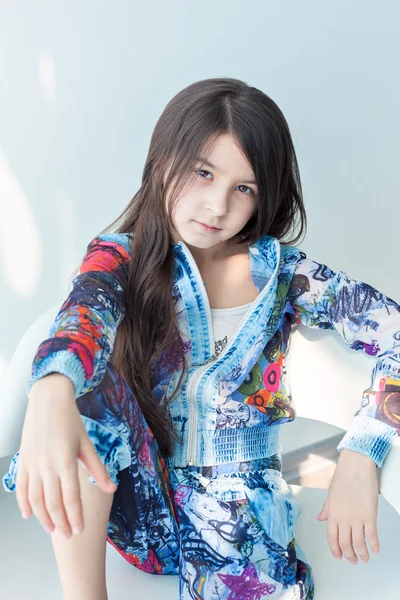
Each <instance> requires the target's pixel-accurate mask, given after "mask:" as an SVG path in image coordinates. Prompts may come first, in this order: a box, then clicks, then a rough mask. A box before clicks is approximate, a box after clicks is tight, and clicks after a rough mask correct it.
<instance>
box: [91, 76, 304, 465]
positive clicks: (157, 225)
mask: <svg viewBox="0 0 400 600" xmlns="http://www.w3.org/2000/svg"><path fill="white" fill-rule="evenodd" d="M226 133H228V134H230V135H232V136H233V137H234V138H235V140H237V143H238V144H239V145H240V147H241V149H242V151H243V153H244V155H245V156H246V157H247V160H248V161H249V163H250V165H251V166H252V168H253V171H254V174H255V177H256V181H257V185H258V197H259V200H258V206H257V209H256V212H255V214H254V215H253V216H251V218H250V219H249V221H248V222H247V224H246V225H245V227H244V228H243V229H242V231H241V232H239V233H238V236H237V237H238V240H237V241H238V243H248V244H251V243H254V242H255V241H257V240H258V239H259V238H260V237H262V236H264V235H266V234H269V235H271V236H274V237H276V238H277V239H279V240H280V241H281V243H282V244H286V245H288V244H295V243H296V242H298V240H299V239H300V238H301V237H302V235H303V234H304V233H305V231H306V227H307V221H306V213H305V209H304V205H303V198H302V189H301V182H300V174H299V169H298V164H297V159H296V155H295V150H294V146H293V142H292V138H291V135H290V131H289V127H288V124H287V122H286V119H285V117H284V116H283V114H282V112H281V110H280V109H279V108H278V106H277V105H276V104H275V102H273V100H271V98H269V97H268V96H267V95H266V94H264V93H263V92H261V91H260V90H258V89H257V88H255V87H252V86H249V85H247V84H246V83H244V82H243V81H240V80H238V79H232V78H225V77H223V78H209V79H204V80H201V81H197V82H195V83H192V84H191V85H189V86H188V87H186V88H184V89H183V90H182V91H180V92H179V93H178V94H177V95H176V96H174V97H173V98H172V100H170V102H169V103H168V104H167V106H166V107H165V109H164V110H163V112H162V114H161V116H160V118H159V119H158V121H157V123H156V126H155V128H154V131H153V134H152V136H151V141H150V148H149V152H148V155H147V159H146V163H145V165H144V170H143V176H142V184H141V187H140V189H139V190H138V191H137V193H136V194H135V195H134V196H133V198H132V200H131V201H130V202H129V204H128V205H127V206H126V208H125V209H124V211H123V212H122V213H121V215H120V216H119V217H117V219H115V221H113V222H112V223H111V224H110V225H109V226H108V227H106V228H105V229H104V230H103V231H102V232H101V233H106V232H110V231H114V232H117V233H129V232H132V233H133V232H134V236H133V242H132V247H131V261H130V263H129V275H128V282H127V288H126V290H125V307H126V312H125V316H124V318H123V320H122V322H121V323H120V325H119V327H118V330H117V335H116V339H115V343H114V349H113V353H112V356H111V359H110V360H111V362H112V363H113V364H114V365H115V367H116V368H117V369H119V371H120V372H121V373H122V374H123V376H124V377H125V380H126V381H127V383H128V385H129V386H130V388H131V389H132V391H133V393H134V395H135V397H136V399H137V400H138V402H139V404H140V407H141V409H142V411H143V413H144V416H145V418H146V421H147V423H148V424H149V427H150V429H151V430H152V432H153V435H154V437H155V438H156V440H157V442H158V445H159V447H160V449H161V451H162V452H164V453H165V454H167V455H171V452H172V445H173V439H178V437H177V433H176V432H175V430H174V427H173V424H172V422H171V419H170V417H169V411H168V410H167V405H168V403H169V402H171V400H173V399H174V398H175V396H176V394H177V393H178V392H179V388H180V385H181V383H182V380H183V378H184V377H186V376H187V366H186V363H185V356H184V351H183V348H182V343H181V338H180V335H179V331H178V327H177V323H176V313H175V309H174V302H173V297H172V293H171V276H172V267H173V254H172V247H171V242H172V237H171V232H172V231H174V230H175V229H174V227H173V224H172V221H171V220H170V217H169V215H170V214H171V211H172V208H173V204H174V201H175V202H176V201H177V199H178V196H179V192H180V191H182V190H183V189H184V187H185V185H186V184H187V183H188V182H189V181H190V180H191V178H192V177H193V174H194V164H195V162H196V157H197V156H199V155H202V156H207V151H208V150H209V149H210V148H211V147H212V145H213V143H214V141H215V140H216V139H217V137H218V136H219V135H221V134H226ZM167 169H168V177H166V179H165V181H164V182H163V177H164V175H165V174H166V172H167ZM172 184H173V185H172ZM167 190H168V199H169V202H168V205H167V210H166V209H165V199H166V192H167ZM170 190H171V194H169V192H170ZM296 217H298V219H297V222H296ZM296 227H299V232H298V234H297V236H296V237H294V238H293V239H289V240H285V239H284V238H285V236H287V235H288V234H292V233H295V229H296ZM166 349H168V353H172V354H173V356H175V358H176V360H177V364H179V365H180V367H181V369H182V371H181V376H180V379H179V381H178V383H177V385H176V387H175V389H174V390H173V391H172V393H171V395H170V397H169V398H165V399H164V400H165V401H164V403H162V404H161V405H160V403H159V402H158V401H157V400H156V399H155V398H154V397H153V396H152V389H153V387H154V385H153V383H154V382H153V374H152V368H151V365H152V364H153V362H154V361H155V360H156V359H157V358H158V357H159V356H160V355H161V353H163V352H165V351H166Z"/></svg>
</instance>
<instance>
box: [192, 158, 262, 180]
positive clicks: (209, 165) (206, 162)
mask: <svg viewBox="0 0 400 600" xmlns="http://www.w3.org/2000/svg"><path fill="white" fill-rule="evenodd" d="M196 160H200V161H201V162H202V163H203V164H204V165H207V166H208V167H211V168H212V169H216V170H217V171H218V170H219V169H218V167H217V166H216V165H213V164H212V163H211V162H210V161H209V160H207V159H206V158H203V157H202V156H197V157H196ZM241 181H242V180H241ZM243 183H254V184H255V185H257V181H254V180H251V181H243Z"/></svg>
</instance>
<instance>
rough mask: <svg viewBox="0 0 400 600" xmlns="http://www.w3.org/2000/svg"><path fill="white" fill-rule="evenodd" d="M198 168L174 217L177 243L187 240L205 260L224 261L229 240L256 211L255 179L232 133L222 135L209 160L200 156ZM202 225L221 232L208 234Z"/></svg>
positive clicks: (196, 165) (190, 246)
mask: <svg viewBox="0 0 400 600" xmlns="http://www.w3.org/2000/svg"><path fill="white" fill-rule="evenodd" d="M203 158H204V157H203ZM194 168H195V171H196V172H195V173H194V182H193V184H191V185H190V187H189V189H187V190H186V191H185V192H184V193H183V194H182V195H181V196H180V197H179V200H178V202H177V204H176V205H175V208H174V209H173V212H172V215H171V219H172V221H173V224H174V226H175V228H176V229H177V231H178V234H179V235H177V234H176V233H175V232H173V234H172V235H173V238H174V243H178V242H179V241H181V240H183V241H184V242H185V243H186V244H187V245H188V246H189V248H190V249H191V250H192V251H193V252H194V253H196V254H197V256H198V257H199V258H202V259H204V260H206V259H209V258H223V257H224V256H225V255H226V253H227V249H228V247H230V246H231V245H230V244H229V240H231V239H232V238H233V237H234V236H235V235H236V234H237V233H239V231H241V229H243V227H244V226H245V225H246V223H247V222H248V220H249V219H250V217H251V216H252V214H253V212H254V211H255V209H256V206H257V201H258V195H257V194H258V187H257V184H256V183H255V176H254V173H253V170H252V168H251V166H250V164H249V163H248V162H247V160H246V159H245V157H244V156H243V154H242V152H241V150H240V149H239V147H238V146H237V143H235V141H234V138H233V137H232V136H231V135H229V134H224V135H221V136H220V137H219V138H218V139H217V141H216V143H215V145H214V148H213V150H212V152H211V153H210V154H209V155H208V157H207V159H206V160H201V157H199V159H198V160H197V162H196V163H195V166H194ZM166 201H168V196H167V198H166ZM199 223H204V224H205V225H209V226H211V227H216V228H218V229H217V230H214V231H208V230H207V229H205V228H204V227H202V226H201V225H200V224H199Z"/></svg>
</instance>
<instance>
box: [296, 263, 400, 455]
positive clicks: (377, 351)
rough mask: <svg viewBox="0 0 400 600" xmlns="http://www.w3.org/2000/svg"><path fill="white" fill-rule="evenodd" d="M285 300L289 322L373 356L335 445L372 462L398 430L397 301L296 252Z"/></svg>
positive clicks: (399, 360) (399, 324)
mask: <svg viewBox="0 0 400 600" xmlns="http://www.w3.org/2000/svg"><path fill="white" fill-rule="evenodd" d="M289 300H290V303H291V305H292V306H293V309H294V311H295V323H297V324H302V325H305V326H306V327H312V328H319V329H332V330H336V331H337V332H338V333H339V335H340V336H341V337H342V338H343V340H344V341H345V343H346V344H347V345H348V346H349V347H350V348H352V349H353V350H362V351H363V352H365V354H368V355H369V356H372V357H375V365H374V367H373V370H372V375H371V383H370V386H369V387H368V388H367V389H365V390H364V392H363V395H362V401H361V406H360V408H359V409H358V410H357V411H356V413H355V414H354V418H353V421H352V425H351V427H350V429H349V430H348V431H347V433H346V434H345V436H344V437H343V439H342V440H341V441H340V443H339V445H338V446H337V449H338V451H339V452H341V451H342V450H343V449H344V448H347V449H349V450H354V451H356V452H360V453H362V454H365V455H366V456H369V457H370V458H372V459H373V460H374V461H375V463H376V465H377V466H378V467H381V466H382V464H383V461H384V459H385V457H386V455H387V453H388V452H389V450H390V444H391V440H392V438H394V437H396V435H400V306H399V304H397V302H395V301H394V300H392V299H391V298H389V297H387V296H385V295H384V294H382V293H381V292H379V291H378V290H377V289H375V288H373V287H371V286H370V285H369V284H367V283H364V282H362V281H356V280H354V279H351V278H350V277H348V276H347V275H346V273H344V272H343V271H338V272H337V273H335V272H334V271H332V270H331V269H330V268H329V267H327V266H326V265H324V264H320V263H318V262H315V261H313V260H310V259H308V258H307V256H306V255H305V254H304V252H300V260H299V262H298V263H297V265H296V269H295V272H294V276H293V279H292V283H291V287H290V289H289Z"/></svg>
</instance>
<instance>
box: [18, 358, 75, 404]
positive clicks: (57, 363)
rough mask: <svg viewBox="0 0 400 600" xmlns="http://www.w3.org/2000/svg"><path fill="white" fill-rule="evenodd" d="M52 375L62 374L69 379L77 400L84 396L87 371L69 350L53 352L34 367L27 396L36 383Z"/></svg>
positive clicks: (27, 388)
mask: <svg viewBox="0 0 400 600" xmlns="http://www.w3.org/2000/svg"><path fill="white" fill-rule="evenodd" d="M50 373H61V374H62V375H65V376H66V377H68V378H69V379H70V380H71V381H72V384H73V386H74V391H75V398H78V397H79V396H81V395H82V390H83V389H84V385H85V383H86V378H85V371H84V369H83V366H82V363H81V361H80V360H79V358H78V357H77V356H75V354H73V353H72V352H70V351H69V350H60V351H58V352H53V353H52V354H49V355H48V356H46V357H44V358H43V359H42V360H41V361H40V362H39V363H38V364H37V365H35V366H34V367H33V369H32V376H31V378H30V380H29V382H28V385H27V387H26V395H28V394H29V391H30V389H31V387H32V385H33V384H34V383H35V381H37V380H38V379H41V378H42V377H44V376H45V375H49V374H50Z"/></svg>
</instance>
